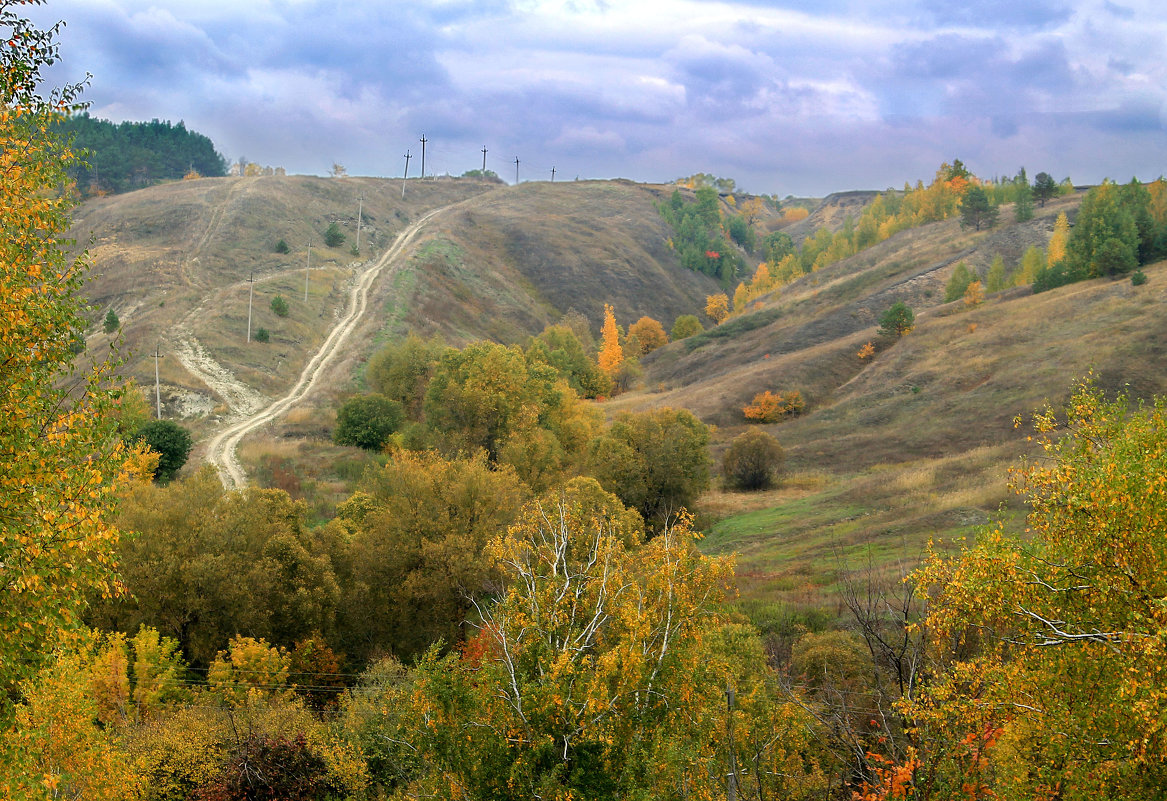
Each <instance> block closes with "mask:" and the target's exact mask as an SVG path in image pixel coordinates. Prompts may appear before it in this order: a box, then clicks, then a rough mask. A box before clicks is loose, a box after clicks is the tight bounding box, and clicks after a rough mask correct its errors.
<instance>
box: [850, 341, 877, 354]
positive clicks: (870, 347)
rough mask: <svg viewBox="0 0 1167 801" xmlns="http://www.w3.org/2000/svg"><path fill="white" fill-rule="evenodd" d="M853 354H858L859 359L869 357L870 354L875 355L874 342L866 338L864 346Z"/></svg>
mask: <svg viewBox="0 0 1167 801" xmlns="http://www.w3.org/2000/svg"><path fill="white" fill-rule="evenodd" d="M855 355H856V356H858V357H859V358H860V359H870V358H871V357H872V356H874V355H875V343H874V342H872V341H870V340H868V341H867V343H866V344H864V346H863V347H861V348H860V349H859V351H858V353H856V354H855Z"/></svg>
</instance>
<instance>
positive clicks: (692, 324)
mask: <svg viewBox="0 0 1167 801" xmlns="http://www.w3.org/2000/svg"><path fill="white" fill-rule="evenodd" d="M704 330H705V326H703V325H701V321H700V320H698V319H697V317H696V315H693V314H682V315H681V316H679V317H678V318H677V319H676V320H674V321H673V328H672V330H671V331H669V337H670V338H671V339H672V340H673V341H676V340H678V339H687V338H688V337H691V336H694V335H696V334H700V333H702V332H703V331H704Z"/></svg>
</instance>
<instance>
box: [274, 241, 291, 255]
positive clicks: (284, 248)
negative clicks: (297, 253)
mask: <svg viewBox="0 0 1167 801" xmlns="http://www.w3.org/2000/svg"><path fill="white" fill-rule="evenodd" d="M275 250H276V253H291V252H292V249H291V248H290V247H288V243H287V241H285V240H283V239H281V240H280V241H279V242H276V248H275Z"/></svg>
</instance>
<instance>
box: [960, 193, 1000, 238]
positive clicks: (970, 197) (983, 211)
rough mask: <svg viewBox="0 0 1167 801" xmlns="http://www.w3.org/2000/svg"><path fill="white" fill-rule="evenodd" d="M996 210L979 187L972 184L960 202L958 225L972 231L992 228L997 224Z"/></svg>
mask: <svg viewBox="0 0 1167 801" xmlns="http://www.w3.org/2000/svg"><path fill="white" fill-rule="evenodd" d="M997 214H998V209H997V207H996V206H994V205H993V203H992V202H991V201H990V200H989V196H988V195H987V194H986V193H985V190H984V189H982V188H981V187H979V186H977V185H976V184H973V185H972V186H969V187H968V189H966V190H965V192H964V197H962V198H961V200H960V224H961V226H965V227H971V228H973V229H974V230H977V231H979V230H981V229H982V228H992V227H993V226H995V225H996V224H997Z"/></svg>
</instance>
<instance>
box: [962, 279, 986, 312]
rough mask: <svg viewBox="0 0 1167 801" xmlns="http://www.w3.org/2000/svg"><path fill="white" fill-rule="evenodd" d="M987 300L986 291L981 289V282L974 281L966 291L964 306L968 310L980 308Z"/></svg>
mask: <svg viewBox="0 0 1167 801" xmlns="http://www.w3.org/2000/svg"><path fill="white" fill-rule="evenodd" d="M984 300H985V290H984V289H982V288H981V282H980V281H973V282H972V283H971V284H969V285H968V289H966V290H964V305H965V306H966V307H968V308H972V307H973V306H979V305H981V303H983V302H984Z"/></svg>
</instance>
